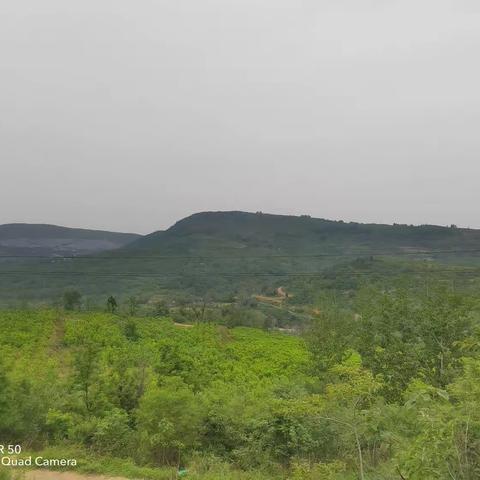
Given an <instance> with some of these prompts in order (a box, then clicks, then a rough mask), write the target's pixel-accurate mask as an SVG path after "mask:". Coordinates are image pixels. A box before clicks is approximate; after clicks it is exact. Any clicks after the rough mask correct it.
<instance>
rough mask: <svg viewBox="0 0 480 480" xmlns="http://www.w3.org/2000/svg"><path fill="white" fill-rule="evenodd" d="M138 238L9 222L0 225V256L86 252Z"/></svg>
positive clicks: (98, 231)
mask: <svg viewBox="0 0 480 480" xmlns="http://www.w3.org/2000/svg"><path fill="white" fill-rule="evenodd" d="M139 237H140V235H137V234H135V233H118V232H109V231H103V230H89V229H83V228H68V227H61V226H58V225H49V224H31V223H9V224H4V225H0V255H3V256H6V255H19V256H34V255H46V256H60V255H89V254H94V253H98V252H103V251H107V250H113V249H117V248H121V247H124V246H125V245H127V244H128V243H131V242H132V241H134V240H136V239H138V238H139Z"/></svg>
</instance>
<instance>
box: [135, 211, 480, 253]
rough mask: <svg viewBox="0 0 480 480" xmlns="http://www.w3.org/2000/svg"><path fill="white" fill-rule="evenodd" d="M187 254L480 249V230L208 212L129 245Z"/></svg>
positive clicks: (395, 251) (139, 248)
mask: <svg viewBox="0 0 480 480" xmlns="http://www.w3.org/2000/svg"><path fill="white" fill-rule="evenodd" d="M126 248H127V249H128V250H129V251H131V252H134V251H138V250H141V251H144V252H145V251H150V252H157V253H162V254H165V255H169V254H183V255H204V254H205V255H220V254H225V255H239V256H245V255H249V254H251V253H252V252H255V253H258V254H265V255H267V254H272V255H275V254H322V253H333V254H335V253H338V254H345V253H351V254H355V253H359V254H362V253H366V252H371V253H377V254H381V253H403V252H411V253H415V252H429V251H431V250H459V249H462V250H472V249H476V248H480V230H471V229H462V228H450V227H441V226H434V225H421V226H408V225H379V224H361V223H353V222H352V223H345V222H342V221H332V220H324V219H318V218H311V217H308V216H300V217H295V216H286V215H270V214H263V213H246V212H204V213H197V214H194V215H192V216H190V217H187V218H185V219H183V220H180V221H179V222H177V223H176V224H175V225H173V226H172V227H170V228H169V229H168V230H166V231H159V232H154V233H152V234H150V235H146V236H145V237H142V238H140V239H138V240H136V241H134V242H132V243H131V244H129V245H128V246H127V247H126Z"/></svg>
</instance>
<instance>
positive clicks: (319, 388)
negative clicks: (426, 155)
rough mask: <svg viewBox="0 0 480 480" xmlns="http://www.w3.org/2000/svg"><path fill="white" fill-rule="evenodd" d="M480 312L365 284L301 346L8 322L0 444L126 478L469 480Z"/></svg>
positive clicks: (155, 328)
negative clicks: (180, 472) (183, 473)
mask: <svg viewBox="0 0 480 480" xmlns="http://www.w3.org/2000/svg"><path fill="white" fill-rule="evenodd" d="M132 303H134V302H133V301H132ZM479 306H480V305H479V304H478V301H477V298H476V296H475V295H470V294H469V293H466V292H462V293H455V292H454V291H452V289H451V288H450V289H447V288H445V287H442V286H433V285H432V286H431V287H430V288H429V291H428V293H427V292H425V291H419V290H414V289H412V288H407V287H404V288H392V289H390V290H389V291H385V290H378V289H375V288H366V289H360V290H359V291H358V293H357V294H356V295H355V296H354V297H353V298H352V299H351V301H350V303H349V306H348V307H346V306H345V304H342V305H339V304H336V303H335V302H334V301H332V300H331V298H330V299H329V298H328V297H325V298H323V299H322V300H319V301H318V303H317V304H316V305H315V307H316V308H315V312H316V313H312V314H311V320H310V321H309V322H308V324H307V323H306V324H305V325H304V333H303V335H300V336H299V335H291V334H285V333H281V332H276V331H271V330H270V331H265V330H261V329H255V328H246V327H235V328H228V327H227V326H225V325H221V324H218V323H213V322H212V320H213V318H212V316H211V315H214V313H215V311H214V310H209V309H208V308H206V309H205V311H203V312H202V314H201V315H200V314H199V315H197V316H194V317H192V318H193V319H196V321H195V322H194V323H193V324H191V325H190V324H175V323H174V322H172V320H171V319H169V318H165V317H164V318H162V317H146V316H144V317H138V316H132V315H130V314H112V313H110V314H109V313H93V312H87V313H82V312H74V311H68V312H67V311H61V310H52V309H46V310H35V311H4V312H2V313H0V354H1V356H0V358H1V368H0V439H2V441H8V442H9V443H21V444H22V445H23V446H24V448H25V449H28V450H29V451H32V452H33V451H35V452H42V455H43V456H45V457H46V458H49V457H50V458H54V457H59V456H60V457H68V458H71V457H74V458H77V459H78V462H79V463H78V467H77V468H78V469H79V470H80V471H84V472H99V473H109V474H121V475H123V476H127V477H131V478H151V479H163V478H165V479H167V478H172V475H175V472H176V471H177V470H178V469H179V468H184V469H186V470H187V476H186V478H194V479H204V480H213V479H220V478H221V479H245V480H247V479H248V480H253V479H265V480H266V479H279V480H280V479H292V480H305V479H312V480H313V479H337V480H347V479H352V480H353V479H362V480H365V479H368V480H374V479H392V480H393V479H399V478H400V479H401V478H404V479H408V480H437V479H448V478H455V479H462V480H473V479H476V478H478V475H479V472H480V460H479V459H480V447H479V445H480V414H479V413H478V412H479V411H480V409H479V408H478V407H479V406H480V388H479V385H480V336H479V334H480V329H479V326H480V325H479ZM129 308H132V305H129ZM130 313H132V312H130Z"/></svg>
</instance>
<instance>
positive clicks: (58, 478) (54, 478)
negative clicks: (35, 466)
mask: <svg viewBox="0 0 480 480" xmlns="http://www.w3.org/2000/svg"><path fill="white" fill-rule="evenodd" d="M25 480H127V479H126V478H124V477H106V476H105V475H86V474H83V473H76V472H52V471H50V470H30V471H28V472H25Z"/></svg>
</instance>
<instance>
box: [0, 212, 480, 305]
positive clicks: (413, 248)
mask: <svg viewBox="0 0 480 480" xmlns="http://www.w3.org/2000/svg"><path fill="white" fill-rule="evenodd" d="M0 233H1V232H0ZM0 240H1V235H0ZM131 240H132V241H131V242H130V243H127V244H126V245H124V246H123V247H122V248H119V249H117V250H111V251H108V252H105V251H104V252H103V253H100V254H95V255H90V256H86V255H83V256H79V257H78V256H77V257H75V256H74V258H62V257H56V256H53V257H52V256H49V257H48V258H34V257H32V258H0V305H1V306H3V307H7V308H17V307H19V306H23V305H25V304H28V305H31V306H38V305H45V304H48V305H49V306H52V305H53V306H61V305H63V303H62V302H63V294H64V291H65V290H66V289H69V288H70V289H75V290H78V291H79V292H80V293H81V294H82V297H83V302H82V303H83V308H87V309H92V308H96V309H98V308H101V309H104V307H105V301H106V299H107V298H108V297H109V296H110V295H113V296H114V297H115V298H116V300H117V301H118V303H119V304H123V305H126V304H128V303H129V304H130V305H131V306H133V307H134V309H135V310H138V311H140V312H142V311H143V312H144V313H148V312H147V311H148V310H149V311H150V313H151V312H152V311H153V304H155V303H158V302H159V301H163V302H166V304H167V306H174V305H178V304H179V303H185V302H186V303H197V304H198V303H201V302H203V301H205V300H206V301H207V303H208V302H215V303H231V299H232V298H233V297H240V296H242V295H243V296H245V295H246V296H250V295H259V294H265V293H266V294H267V295H271V292H273V291H275V289H276V288H277V287H280V286H283V287H285V288H286V289H287V290H288V291H289V292H290V293H291V294H292V296H291V301H292V302H296V303H297V304H298V305H304V304H306V303H307V304H308V303H313V302H314V301H315V300H316V298H315V297H316V296H317V295H318V294H319V292H321V291H323V290H330V291H341V292H343V293H342V294H344V293H345V292H348V291H350V290H356V289H357V288H358V287H359V286H361V285H362V284H363V283H365V282H366V281H367V280H368V282H369V283H371V282H376V283H378V284H382V285H383V284H385V283H387V284H389V285H390V284H391V283H393V282H395V281H397V280H398V278H400V277H408V278H409V279H410V280H411V279H412V278H415V279H417V280H418V281H419V282H420V281H421V282H424V280H425V279H426V278H428V277H429V276H433V277H434V278H439V277H441V278H445V279H446V280H448V281H452V280H455V282H459V283H460V284H462V285H465V284H468V283H469V282H470V280H472V279H475V278H476V277H478V272H479V268H478V267H480V262H479V259H480V256H479V253H480V251H479V250H478V245H479V244H480V231H478V230H469V229H461V228H453V227H438V226H430V225H423V226H409V225H375V224H371V225H368V224H359V223H345V222H341V221H340V222H335V221H329V220H323V219H315V218H310V217H307V216H303V217H293V216H281V215H267V214H262V213H257V214H253V213H244V212H210V213H208V212H207V213H200V214H196V215H192V216H190V217H188V218H185V219H183V220H181V221H179V222H178V223H176V224H175V225H174V226H172V227H171V228H169V229H168V230H166V231H161V232H155V233H152V234H150V235H146V236H144V237H140V238H137V237H132V239H131ZM0 253H1V252H0ZM132 299H135V302H134V303H135V305H133V304H132V302H131V300H132ZM129 308H130V307H126V309H129Z"/></svg>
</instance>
